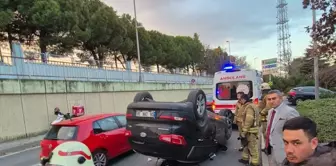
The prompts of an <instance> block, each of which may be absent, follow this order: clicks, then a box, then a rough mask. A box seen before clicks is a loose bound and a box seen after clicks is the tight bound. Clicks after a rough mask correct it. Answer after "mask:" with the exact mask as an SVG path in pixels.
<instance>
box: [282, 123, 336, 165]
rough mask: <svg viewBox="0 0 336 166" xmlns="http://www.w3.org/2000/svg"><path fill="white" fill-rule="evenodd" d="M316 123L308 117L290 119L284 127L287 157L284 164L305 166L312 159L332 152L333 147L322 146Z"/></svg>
mask: <svg viewBox="0 0 336 166" xmlns="http://www.w3.org/2000/svg"><path fill="white" fill-rule="evenodd" d="M316 128H317V127H316V123H315V122H314V121H312V120H311V119H309V118H307V117H301V116H300V117H296V118H292V119H290V120H288V121H287V122H286V123H285V124H284V127H283V140H284V143H285V152H286V159H285V160H284V162H283V164H282V165H283V166H305V165H307V164H308V163H309V164H310V163H311V162H309V161H310V160H311V159H313V158H316V157H319V156H321V155H324V154H327V153H331V152H332V151H333V149H334V148H333V147H331V146H321V145H319V141H318V138H317V130H316Z"/></svg>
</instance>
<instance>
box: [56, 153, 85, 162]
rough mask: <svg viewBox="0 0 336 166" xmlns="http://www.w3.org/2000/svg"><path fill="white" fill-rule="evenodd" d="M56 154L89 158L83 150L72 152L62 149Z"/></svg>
mask: <svg viewBox="0 0 336 166" xmlns="http://www.w3.org/2000/svg"><path fill="white" fill-rule="evenodd" d="M58 155H60V156H63V157H64V156H76V155H82V156H83V157H85V158H86V159H87V160H91V156H90V155H88V154H86V153H85V152H84V151H72V152H63V151H58Z"/></svg>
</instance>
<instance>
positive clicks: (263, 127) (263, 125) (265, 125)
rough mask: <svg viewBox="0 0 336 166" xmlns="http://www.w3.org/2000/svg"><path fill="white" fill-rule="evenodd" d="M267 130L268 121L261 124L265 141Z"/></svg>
mask: <svg viewBox="0 0 336 166" xmlns="http://www.w3.org/2000/svg"><path fill="white" fill-rule="evenodd" d="M266 129H267V121H266V122H261V132H262V134H263V136H264V139H266Z"/></svg>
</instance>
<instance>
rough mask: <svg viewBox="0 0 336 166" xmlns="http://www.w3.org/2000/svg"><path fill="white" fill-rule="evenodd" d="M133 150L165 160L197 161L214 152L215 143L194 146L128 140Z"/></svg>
mask: <svg viewBox="0 0 336 166" xmlns="http://www.w3.org/2000/svg"><path fill="white" fill-rule="evenodd" d="M130 144H131V146H132V148H133V150H134V151H135V152H137V153H140V154H143V155H146V156H152V157H157V158H162V159H166V160H176V161H180V162H199V161H203V160H205V159H206V158H208V154H210V153H211V152H214V151H215V150H216V148H217V144H211V143H209V142H208V143H207V144H205V143H203V145H202V143H199V144H198V145H194V146H177V145H171V144H166V143H161V142H157V143H151V144H149V143H146V144H140V143H136V141H132V140H130Z"/></svg>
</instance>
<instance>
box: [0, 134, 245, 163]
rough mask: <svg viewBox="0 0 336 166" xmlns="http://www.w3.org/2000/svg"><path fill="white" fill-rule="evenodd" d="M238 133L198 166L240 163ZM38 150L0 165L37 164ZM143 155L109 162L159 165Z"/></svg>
mask: <svg viewBox="0 0 336 166" xmlns="http://www.w3.org/2000/svg"><path fill="white" fill-rule="evenodd" d="M237 137H238V133H237V132H236V131H234V132H233V134H232V137H231V139H230V140H229V143H228V148H229V149H228V150H227V151H226V152H219V153H218V154H217V156H216V157H215V158H214V160H207V161H205V162H203V163H200V164H199V165H200V166H221V165H223V163H225V165H235V166H239V165H242V164H240V163H239V162H238V159H240V154H241V153H240V152H238V150H237V148H238V147H239V142H238V140H237ZM39 152H40V148H39V147H36V148H31V149H27V150H25V151H21V152H17V153H14V154H11V155H7V156H2V157H0V166H38V165H39ZM149 158H150V157H147V156H143V155H141V154H136V153H133V152H130V153H128V154H125V155H123V156H120V157H118V158H117V159H114V160H112V161H111V162H110V166H112V165H113V166H125V165H129V166H131V165H132V166H156V165H160V163H161V162H162V161H161V160H159V161H158V162H157V159H156V158H150V159H149Z"/></svg>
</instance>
